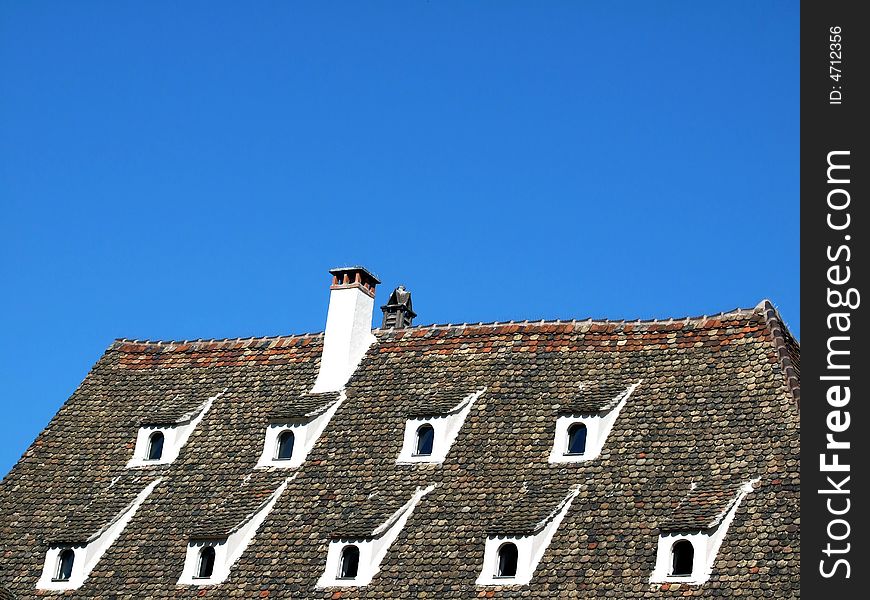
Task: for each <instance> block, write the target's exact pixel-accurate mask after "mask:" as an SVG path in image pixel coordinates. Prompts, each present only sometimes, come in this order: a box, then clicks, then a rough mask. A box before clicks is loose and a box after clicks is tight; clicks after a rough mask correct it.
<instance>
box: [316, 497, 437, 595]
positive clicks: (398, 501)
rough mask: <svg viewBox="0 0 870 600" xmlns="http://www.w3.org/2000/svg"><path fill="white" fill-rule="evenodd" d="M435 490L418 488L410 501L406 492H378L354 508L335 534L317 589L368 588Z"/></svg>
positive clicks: (333, 533)
mask: <svg viewBox="0 0 870 600" xmlns="http://www.w3.org/2000/svg"><path fill="white" fill-rule="evenodd" d="M433 489H435V486H434V485H431V486H429V487H427V488H425V489H423V488H417V489H416V491H415V492H414V494H413V495H412V496H411V498H410V499H409V500H406V498H407V496H406V495H405V494H403V493H394V494H381V493H377V492H375V493H374V494H372V495H370V496H369V498H368V500H367V501H366V502H365V503H363V504H362V505H359V506H357V507H351V510H350V515H349V517H348V518H347V519H345V520H344V522H343V523H342V525H341V527H340V529H339V530H337V531H333V532H332V540H331V541H330V542H329V547H328V549H327V551H326V566H325V567H324V569H323V574H322V575H321V576H320V579H318V580H317V587H318V588H326V587H350V586H353V587H362V586H365V585H368V584H369V583H370V582H371V580H372V578H373V577H374V576H375V575H376V574H377V572H378V570H379V569H380V566H381V561H383V560H384V557H385V556H386V554H387V552H388V551H389V549H390V546H391V545H392V544H393V542H394V541H396V538H397V537H398V536H399V533H401V531H402V528H404V527H405V524H406V523H407V522H408V519H410V518H411V514H412V513H413V512H414V508H415V507H416V506H417V504H418V503H419V502H420V500H422V498H423V497H424V496H425V495H426V494H428V493H429V492H431V491H432V490H433ZM403 501H404V503H402V502H403ZM377 523H379V524H377ZM375 524H377V525H375Z"/></svg>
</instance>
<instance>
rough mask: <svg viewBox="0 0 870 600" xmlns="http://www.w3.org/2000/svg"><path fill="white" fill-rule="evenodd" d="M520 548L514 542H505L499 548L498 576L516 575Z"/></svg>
mask: <svg viewBox="0 0 870 600" xmlns="http://www.w3.org/2000/svg"><path fill="white" fill-rule="evenodd" d="M518 559H519V550H517V545H516V544H514V543H513V542H505V543H504V544H502V545H501V546H500V547H499V549H498V575H497V577H516V576H517V560H518Z"/></svg>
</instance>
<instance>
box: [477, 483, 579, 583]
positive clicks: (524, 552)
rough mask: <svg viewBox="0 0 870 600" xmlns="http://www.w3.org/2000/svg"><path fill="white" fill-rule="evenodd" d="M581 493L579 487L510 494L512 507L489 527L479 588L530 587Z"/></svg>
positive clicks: (478, 581) (522, 490) (500, 512)
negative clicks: (481, 586) (493, 586)
mask: <svg viewBox="0 0 870 600" xmlns="http://www.w3.org/2000/svg"><path fill="white" fill-rule="evenodd" d="M579 491H580V488H579V487H575V488H573V489H571V490H566V489H565V488H562V487H559V488H546V489H545V488H535V489H532V490H529V489H527V488H526V486H523V488H522V489H521V490H517V491H516V492H514V491H512V490H511V491H509V492H508V493H507V496H508V497H509V498H511V502H512V504H513V506H512V507H511V508H506V509H504V510H500V511H499V515H500V516H499V518H498V519H496V520H495V521H494V522H493V523H491V524H490V525H489V528H488V532H487V538H486V543H485V544H486V545H485V546H484V550H483V567H482V569H481V571H480V576H479V577H478V578H477V584H478V585H525V584H527V583H529V581H530V580H531V579H532V575H533V574H534V572H535V568H537V566H538V563H539V562H540V561H541V558H543V556H544V552H546V551H547V547H548V546H549V545H550V541H551V540H552V539H553V536H554V535H555V534H556V531H557V530H558V528H559V525H560V524H561V523H562V520H563V519H564V518H565V515H566V514H567V513H568V509H570V508H571V503H572V502H573V501H574V498H576V497H577V494H578V493H579ZM566 492H567V495H566ZM505 514H507V515H508V517H509V518H508V519H505V518H504V515H505Z"/></svg>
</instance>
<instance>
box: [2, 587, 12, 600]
mask: <svg viewBox="0 0 870 600" xmlns="http://www.w3.org/2000/svg"><path fill="white" fill-rule="evenodd" d="M0 600H15V596H14V595H13V594H12V592H10V591H9V590H8V589H6V588H5V587H3V586H2V585H0Z"/></svg>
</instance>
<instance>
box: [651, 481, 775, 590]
mask: <svg viewBox="0 0 870 600" xmlns="http://www.w3.org/2000/svg"><path fill="white" fill-rule="evenodd" d="M756 482H758V479H753V480H751V481H747V482H745V483H742V484H722V483H719V482H705V483H704V484H701V485H698V486H693V489H692V490H691V491H690V492H689V493H688V495H687V496H686V497H685V498H683V500H682V501H681V502H680V503H679V505H678V506H677V508H676V509H675V511H674V514H673V515H671V516H670V517H669V518H668V519H667V520H665V521H664V522H663V523H662V524H661V525H660V526H659V531H660V534H659V539H658V549H657V552H656V566H655V570H654V571H653V573H652V576H650V583H687V584H691V585H701V584H702V583H704V582H705V581H707V580H708V579H709V578H710V574H711V572H712V570H713V563H714V561H715V560H716V554H717V553H718V552H719V547H720V546H721V545H722V540H723V539H724V538H725V535H726V533H727V532H728V527H729V526H730V525H731V521H733V520H734V515H735V513H736V512H737V508H738V507H739V506H740V503H741V502H742V501H743V498H745V497H746V495H747V494H748V493H750V492H751V491H752V490H753V487H754V485H755V483H756Z"/></svg>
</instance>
